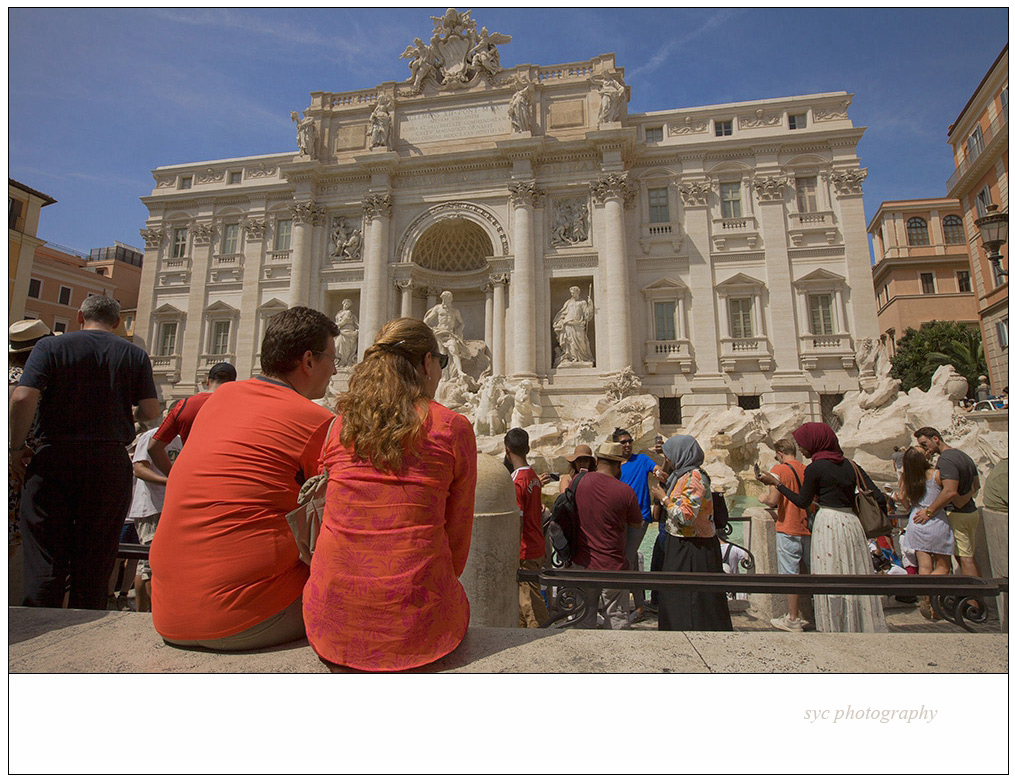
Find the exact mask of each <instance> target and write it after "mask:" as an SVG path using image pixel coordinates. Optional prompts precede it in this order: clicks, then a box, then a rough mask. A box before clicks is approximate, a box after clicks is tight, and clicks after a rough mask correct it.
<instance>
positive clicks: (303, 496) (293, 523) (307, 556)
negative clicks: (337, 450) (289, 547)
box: [285, 417, 338, 565]
mask: <svg viewBox="0 0 1015 782" xmlns="http://www.w3.org/2000/svg"><path fill="white" fill-rule="evenodd" d="M337 420H338V418H337V417H336V418H332V419H331V423H330V424H328V431H327V432H326V433H325V435H324V443H323V444H322V445H321V473H320V475H314V476H313V477H311V478H308V479H307V480H306V481H304V483H303V487H302V488H301V489H300V496H299V499H298V500H297V502H299V505H297V506H296V509H295V510H291V511H289V512H288V513H287V514H286V515H285V520H286V521H287V522H289V529H290V530H292V533H293V537H294V538H295V539H296V548H298V549H299V550H300V559H302V560H303V561H304V562H306V563H307V564H308V565H309V564H310V560H311V559H312V558H313V556H314V548H315V547H316V546H317V536H318V535H319V534H320V532H321V524H322V523H323V521H324V496H325V494H327V491H328V468H327V467H325V466H324V449H325V448H326V447H327V445H328V440H329V439H331V427H333V426H334V425H335V421H337Z"/></svg>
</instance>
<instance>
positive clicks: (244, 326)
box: [236, 217, 267, 380]
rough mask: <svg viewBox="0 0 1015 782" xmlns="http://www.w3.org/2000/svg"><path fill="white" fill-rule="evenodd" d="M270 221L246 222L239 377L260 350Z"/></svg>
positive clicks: (246, 372)
mask: <svg viewBox="0 0 1015 782" xmlns="http://www.w3.org/2000/svg"><path fill="white" fill-rule="evenodd" d="M266 226H267V221H266V220H265V219H264V218H263V217H248V218H247V219H246V220H244V221H243V226H242V228H243V289H242V292H241V293H240V321H239V326H238V329H239V333H237V335H236V376H237V377H238V378H240V379H241V380H242V379H244V378H247V377H249V376H250V375H251V374H253V371H254V356H255V355H256V354H257V353H260V351H261V346H260V345H259V344H257V340H258V333H257V331H258V329H257V319H258V312H257V308H258V307H259V306H260V303H261V302H260V296H261V278H260V276H261V267H262V266H263V264H264V232H265V227H266Z"/></svg>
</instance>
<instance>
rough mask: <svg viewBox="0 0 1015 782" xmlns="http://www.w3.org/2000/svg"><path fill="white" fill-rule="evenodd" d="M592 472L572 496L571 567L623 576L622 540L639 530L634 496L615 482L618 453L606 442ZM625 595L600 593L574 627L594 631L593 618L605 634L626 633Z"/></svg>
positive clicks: (621, 592)
mask: <svg viewBox="0 0 1015 782" xmlns="http://www.w3.org/2000/svg"><path fill="white" fill-rule="evenodd" d="M596 459H597V462H596V471H595V472H590V473H588V474H587V475H586V476H585V477H584V478H582V480H581V483H579V484H578V489H577V490H576V491H575V502H576V503H577V505H578V531H577V533H576V535H575V540H574V555H573V556H572V558H571V565H572V567H575V568H578V569H588V570H627V569H628V564H627V557H626V553H625V552H626V548H627V538H628V535H629V534H631V535H634V534H635V533H637V532H639V531H640V530H641V507H640V506H639V505H638V498H637V496H635V493H634V490H633V489H631V487H630V486H628V485H627V484H626V483H624V482H623V481H621V480H620V465H621V464H622V463H623V462H624V449H623V448H622V447H621V445H620V443H613V442H606V443H603V444H602V445H601V446H599V450H598V451H596ZM630 596H631V590H630V589H604V590H602V594H601V595H600V598H599V610H598V612H597V611H595V610H591V606H590V610H589V611H587V612H586V614H585V617H584V618H583V619H582V621H581V622H580V623H579V624H578V625H577V626H578V627H585V628H589V629H592V628H595V627H596V624H597V613H598V617H599V618H601V619H602V622H603V627H604V628H605V629H607V630H626V629H629V628H630V626H631V624H630V619H629V614H630V606H629V603H630Z"/></svg>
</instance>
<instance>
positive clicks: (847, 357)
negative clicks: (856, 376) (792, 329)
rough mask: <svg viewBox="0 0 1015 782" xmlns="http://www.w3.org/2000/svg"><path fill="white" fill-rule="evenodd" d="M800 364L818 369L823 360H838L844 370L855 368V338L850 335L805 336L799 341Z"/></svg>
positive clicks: (807, 367) (805, 367) (806, 367)
mask: <svg viewBox="0 0 1015 782" xmlns="http://www.w3.org/2000/svg"><path fill="white" fill-rule="evenodd" d="M799 350H800V364H801V365H802V366H803V368H804V369H817V367H818V364H819V363H820V362H821V360H822V359H832V360H833V361H835V360H837V361H838V362H839V363H840V364H841V365H842V367H843V368H844V369H849V368H850V367H852V366H853V356H854V353H855V351H854V349H853V338H852V337H851V336H850V335H849V334H804V335H802V336H801V337H800V339H799Z"/></svg>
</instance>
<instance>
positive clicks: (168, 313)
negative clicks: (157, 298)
mask: <svg viewBox="0 0 1015 782" xmlns="http://www.w3.org/2000/svg"><path fill="white" fill-rule="evenodd" d="M152 315H153V316H155V317H157V318H159V317H181V316H182V315H183V310H179V309H177V308H176V307H174V306H173V305H172V304H163V305H162V306H161V307H159V308H158V309H155V310H153V311H152Z"/></svg>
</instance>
